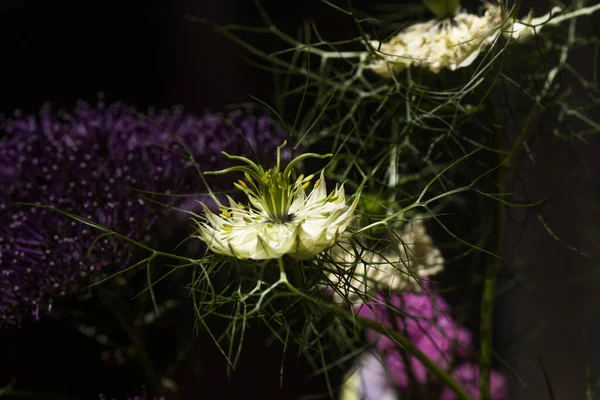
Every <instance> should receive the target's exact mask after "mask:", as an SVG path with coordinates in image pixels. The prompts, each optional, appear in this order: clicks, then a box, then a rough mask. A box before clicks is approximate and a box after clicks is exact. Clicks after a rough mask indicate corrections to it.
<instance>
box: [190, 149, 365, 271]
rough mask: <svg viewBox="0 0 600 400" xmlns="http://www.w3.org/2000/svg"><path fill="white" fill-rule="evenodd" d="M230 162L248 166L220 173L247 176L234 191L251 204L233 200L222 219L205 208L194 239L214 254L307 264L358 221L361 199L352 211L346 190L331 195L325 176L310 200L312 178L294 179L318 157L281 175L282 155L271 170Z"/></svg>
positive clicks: (342, 189) (322, 176)
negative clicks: (287, 257) (284, 258)
mask: <svg viewBox="0 0 600 400" xmlns="http://www.w3.org/2000/svg"><path fill="white" fill-rule="evenodd" d="M284 144H285V143H284ZM282 147H283V146H282ZM280 148H281V147H280ZM226 155H227V154H226ZM229 157H230V158H234V159H237V160H241V161H244V162H246V163H247V164H248V165H249V166H248V167H246V166H238V167H233V168H229V169H227V170H224V171H219V172H217V173H219V174H220V173H226V172H231V171H242V172H244V173H245V176H246V180H247V182H248V183H245V182H243V181H240V182H238V183H237V184H236V187H237V188H238V189H240V190H242V191H243V192H244V193H245V194H246V195H247V197H248V200H249V203H250V204H249V205H244V204H241V203H238V202H236V201H234V200H233V199H231V198H229V207H221V213H220V215H216V214H214V213H213V212H211V211H210V210H209V209H208V207H206V206H205V205H203V207H204V214H205V216H206V221H204V222H200V221H196V222H197V224H198V235H197V236H195V237H197V238H199V239H201V240H202V241H204V242H205V243H206V244H207V246H208V248H209V249H210V250H212V251H213V252H215V253H218V254H222V255H227V256H231V257H235V258H238V259H242V260H244V259H253V260H264V259H272V258H280V257H282V256H283V255H284V254H288V255H290V256H292V257H294V258H296V259H300V260H305V259H309V258H311V257H313V256H315V255H317V254H319V253H320V252H322V251H323V250H325V249H327V248H329V247H331V246H332V245H333V244H334V243H335V242H336V241H337V240H338V238H339V237H340V235H341V234H342V233H343V232H344V231H345V230H346V228H347V227H348V225H349V224H350V222H352V221H353V220H354V209H355V208H356V204H357V202H358V198H359V195H358V194H357V196H356V198H355V200H354V201H353V202H352V204H350V205H349V206H348V205H347V204H346V196H345V192H344V186H343V185H342V186H340V187H337V186H336V188H335V190H333V191H332V192H331V193H329V194H328V193H327V188H326V185H325V177H324V174H323V172H321V177H320V178H319V180H317V182H315V184H314V187H313V190H312V192H311V193H310V194H309V195H308V196H307V195H306V192H305V189H306V188H307V187H308V186H309V184H310V181H311V180H312V178H313V176H312V175H311V176H308V177H304V176H303V175H301V176H299V177H297V178H296V174H295V172H294V170H293V168H292V167H293V165H294V164H295V163H296V162H297V161H299V160H300V159H303V158H307V157H320V156H318V155H315V154H304V155H302V156H300V157H298V158H296V159H294V160H292V161H291V162H290V164H289V165H288V166H287V167H286V168H285V170H284V171H283V172H281V171H280V166H279V163H280V161H279V160H280V157H279V156H278V158H277V160H278V161H277V166H276V167H274V168H272V169H270V170H267V171H264V170H263V169H262V168H261V167H260V166H258V165H256V164H254V163H253V162H252V161H250V160H247V159H245V158H244V157H234V156H229Z"/></svg>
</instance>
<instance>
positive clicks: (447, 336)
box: [356, 291, 473, 390]
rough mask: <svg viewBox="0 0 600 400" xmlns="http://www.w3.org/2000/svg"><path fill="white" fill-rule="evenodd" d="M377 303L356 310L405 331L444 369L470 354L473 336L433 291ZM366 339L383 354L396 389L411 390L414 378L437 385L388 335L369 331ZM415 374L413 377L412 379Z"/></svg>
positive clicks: (424, 368)
mask: <svg viewBox="0 0 600 400" xmlns="http://www.w3.org/2000/svg"><path fill="white" fill-rule="evenodd" d="M373 303H374V304H362V305H360V306H358V307H357V308H356V312H357V313H358V314H359V315H361V316H363V317H365V318H369V319H372V320H374V321H377V322H379V323H381V324H382V325H385V326H387V327H388V328H390V329H394V330H397V331H399V332H401V333H402V334H404V335H405V336H406V338H407V339H408V340H409V341H410V342H412V343H413V344H414V345H415V346H416V348H417V349H418V350H420V351H421V352H422V353H423V354H425V355H426V356H427V357H428V358H429V359H431V360H432V361H433V362H435V363H436V364H437V365H438V366H439V367H441V368H442V369H445V370H448V371H449V370H451V369H452V367H453V365H455V363H456V361H457V360H460V359H464V358H466V357H468V356H470V355H471V353H472V350H473V345H472V335H471V333H470V332H469V330H467V329H466V328H464V327H463V326H461V325H460V324H459V323H457V322H456V321H455V320H454V319H453V318H452V317H451V314H450V306H449V305H448V303H447V302H446V301H445V300H444V299H443V298H442V297H441V296H440V295H438V294H435V293H434V292H432V291H428V292H427V293H425V292H417V293H415V292H408V293H404V294H400V295H396V294H393V295H391V296H388V297H385V296H382V295H380V296H378V297H377V301H376V302H373ZM366 338H367V341H368V342H370V343H371V344H373V345H374V346H375V349H376V350H377V352H378V353H380V354H382V357H383V359H384V360H385V363H386V366H387V368H386V370H387V371H388V375H389V377H390V379H391V381H392V383H393V384H394V386H396V387H397V388H400V389H401V390H410V385H411V381H414V382H416V383H420V384H436V383H437V382H438V381H437V379H435V378H434V377H433V376H432V375H431V374H430V373H429V371H428V369H427V367H426V366H425V365H424V364H423V363H422V362H421V361H419V360H418V359H417V358H416V357H415V356H413V355H412V354H410V353H409V352H406V351H403V350H401V349H400V348H399V346H398V345H397V344H396V343H395V342H394V341H393V340H392V339H390V338H388V337H387V336H384V335H381V334H379V333H376V332H372V331H370V330H367V332H366ZM411 377H412V379H411Z"/></svg>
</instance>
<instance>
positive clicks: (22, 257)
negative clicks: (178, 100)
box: [0, 100, 284, 324]
mask: <svg viewBox="0 0 600 400" xmlns="http://www.w3.org/2000/svg"><path fill="white" fill-rule="evenodd" d="M224 119H225V120H227V122H225V121H224ZM3 130H4V131H5V133H4V135H5V136H6V138H4V139H2V140H0V187H2V191H1V193H0V275H1V276H2V279H1V280H0V324H2V323H9V324H20V323H21V322H22V321H23V320H24V319H27V318H29V317H31V316H33V317H34V318H36V319H37V318H39V316H40V314H42V313H45V312H48V311H50V310H51V308H52V303H53V299H55V298H56V297H58V296H62V295H65V294H68V293H69V292H70V291H71V290H72V289H73V288H74V287H75V285H76V284H77V283H79V282H80V281H81V278H82V277H85V276H87V277H88V283H89V276H90V275H92V274H93V275H94V276H101V275H103V274H105V273H107V272H109V271H110V270H111V269H113V270H114V269H115V268H119V267H123V266H125V265H127V264H128V263H129V261H130V258H131V256H132V250H133V249H132V247H131V246H129V245H126V244H125V243H123V241H121V240H118V239H117V238H115V237H108V236H102V237H101V236H100V235H101V233H102V232H100V231H98V230H95V229H93V228H91V227H89V226H86V225H83V224H80V223H78V222H76V221H75V220H73V219H70V218H67V217H65V216H63V215H61V214H59V213H56V212H53V211H50V210H48V209H44V208H40V207H33V208H32V207H24V206H18V205H17V204H16V203H17V202H30V203H36V202H39V203H41V204H45V205H50V206H53V207H56V208H58V209H60V210H63V211H66V212H70V213H73V214H76V215H79V216H82V217H85V218H88V219H90V220H92V221H94V222H97V223H99V224H102V225H104V226H107V227H108V228H110V229H113V230H115V231H116V232H118V233H120V234H123V235H127V236H129V237H131V238H132V239H134V240H138V241H140V240H142V239H143V238H144V236H145V235H146V233H148V231H149V230H150V229H151V227H152V226H153V224H154V223H155V221H156V219H157V218H158V217H159V216H161V215H165V214H168V213H171V214H172V213H173V212H174V211H173V210H172V209H171V210H170V209H168V208H161V207H156V206H152V205H151V204H150V202H147V201H144V200H142V199H141V198H140V197H139V196H137V195H136V192H134V191H133V190H132V188H138V189H141V190H144V191H150V192H155V193H202V192H205V191H206V188H205V187H204V186H203V183H202V179H201V177H200V176H199V174H198V172H197V170H196V168H195V167H194V165H193V163H192V161H191V160H190V159H189V157H186V155H185V151H184V149H183V146H182V145H181V144H180V143H179V142H178V141H177V140H175V139H174V138H173V136H175V137H177V138H178V140H180V141H181V142H183V143H185V145H186V146H187V147H188V148H189V149H190V151H191V153H192V155H193V156H194V159H195V160H196V161H197V163H198V165H199V167H200V169H201V170H213V169H217V168H222V167H224V166H226V165H223V160H222V158H221V157H219V152H220V151H221V150H225V151H231V152H237V154H244V155H248V156H250V155H251V154H252V150H251V148H250V146H251V147H253V148H254V152H255V153H256V154H257V155H258V157H259V158H261V157H269V155H270V156H271V157H273V156H274V155H275V149H276V147H277V146H278V145H279V144H280V143H281V141H283V140H284V133H283V130H282V129H281V128H279V127H278V125H277V124H276V123H274V122H273V120H271V119H270V118H268V117H266V116H260V115H258V116H257V115H253V114H250V113H247V112H245V111H243V110H237V111H233V112H230V113H228V114H225V115H223V114H213V113H206V114H205V115H203V116H202V117H196V116H193V115H190V114H186V113H184V112H183V110H181V109H178V108H174V109H171V110H163V111H160V112H156V111H153V110H150V112H148V113H147V118H144V117H142V116H140V115H138V114H137V112H136V111H135V109H134V108H132V107H129V106H126V105H122V104H113V105H110V106H106V105H105V104H104V103H103V102H102V100H100V101H99V103H98V104H97V106H96V107H95V108H94V107H90V106H89V105H87V104H83V103H81V104H79V105H77V107H75V109H74V110H73V111H72V112H71V113H67V112H54V111H53V110H52V108H51V107H50V106H44V107H43V108H42V109H41V111H40V112H39V115H37V116H21V115H19V114H17V115H16V116H15V119H13V120H9V121H7V122H5V123H4V129H3ZM237 130H239V133H238V132H237ZM243 136H245V139H244V137H243ZM213 183H215V185H214V186H213V187H212V188H213V190H215V191H217V190H224V189H226V188H227V181H226V180H222V179H221V180H219V181H216V182H214V181H213ZM229 184H232V182H229ZM181 199H182V198H181V197H173V198H168V197H164V196H161V197H160V198H157V200H159V201H162V202H166V203H169V204H171V205H174V206H178V207H182V208H188V209H189V208H191V204H192V201H191V200H189V199H188V200H185V201H182V200H181ZM183 199H185V198H183ZM194 200H198V197H196V198H194ZM92 243H93V244H94V246H93V248H92V249H91V251H90V245H92ZM88 251H89V252H88Z"/></svg>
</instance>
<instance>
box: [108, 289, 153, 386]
mask: <svg viewBox="0 0 600 400" xmlns="http://www.w3.org/2000/svg"><path fill="white" fill-rule="evenodd" d="M100 297H101V299H102V302H103V303H104V304H105V305H106V306H107V307H108V309H109V310H110V312H111V313H112V314H113V315H114V317H115V318H116V319H117V321H118V322H119V325H121V328H122V329H123V330H124V331H125V333H126V334H127V336H128V337H129V340H131V343H132V344H133V346H134V347H135V349H136V355H137V358H138V362H139V363H140V366H141V367H142V370H143V371H144V375H146V380H147V382H146V385H147V386H148V388H149V389H150V392H151V393H152V394H155V395H158V394H161V392H162V390H161V385H160V379H159V376H158V374H157V373H156V370H155V369H154V365H153V364H152V360H151V359H150V356H149V354H148V351H147V349H146V346H145V345H144V343H143V342H142V340H141V338H140V335H139V334H138V332H137V330H138V329H137V328H136V327H135V326H134V325H133V323H132V322H131V319H129V318H127V316H126V315H125V314H124V312H123V307H122V303H123V302H122V301H121V299H120V298H119V297H118V295H117V296H110V297H109V296H106V295H104V296H100Z"/></svg>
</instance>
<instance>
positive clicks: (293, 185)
mask: <svg viewBox="0 0 600 400" xmlns="http://www.w3.org/2000/svg"><path fill="white" fill-rule="evenodd" d="M285 145H286V142H285V141H284V142H283V144H282V145H281V146H279V147H278V148H277V164H276V165H275V166H274V167H273V168H271V169H268V170H266V171H265V170H264V169H263V168H262V167H261V166H260V165H257V164H255V163H254V162H252V161H251V160H249V159H247V158H245V157H240V156H232V155H229V154H226V153H224V154H225V155H226V156H227V157H228V158H231V159H234V160H239V161H243V162H244V163H246V164H247V165H241V166H236V167H231V168H228V169H225V170H222V171H215V172H212V173H208V172H207V173H205V174H212V175H216V174H224V173H228V172H233V171H239V172H243V173H244V177H245V181H244V180H240V181H238V182H236V183H234V186H235V187H236V188H238V189H239V190H241V191H243V192H244V193H245V194H246V196H248V198H249V199H250V201H251V203H253V204H254V205H255V207H256V208H258V209H259V210H260V212H261V213H263V214H266V218H265V222H270V223H287V222H292V221H293V220H294V219H295V215H294V214H293V213H291V212H290V208H291V206H292V204H293V202H294V200H295V199H296V198H297V197H298V195H299V194H300V192H303V191H304V190H306V188H307V187H308V186H309V185H310V181H311V180H312V179H313V177H314V175H309V176H306V177H305V176H304V175H300V176H297V175H296V171H295V170H294V168H293V167H294V165H295V164H296V163H297V162H298V161H301V160H303V159H305V158H310V157H312V158H326V157H330V156H331V154H326V155H319V154H313V153H306V154H303V155H301V156H299V157H296V158H295V159H293V160H291V161H290V162H289V163H288V165H287V166H286V167H285V169H283V170H282V169H281V149H282V148H283V147H284V146H285ZM317 183H318V182H317Z"/></svg>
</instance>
